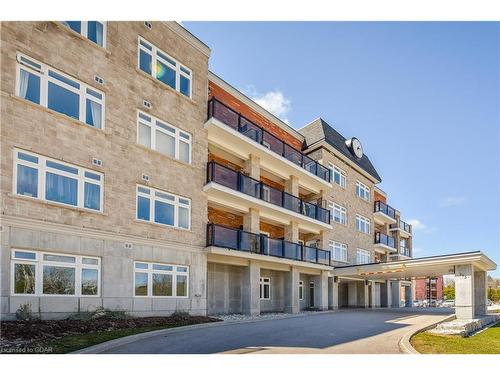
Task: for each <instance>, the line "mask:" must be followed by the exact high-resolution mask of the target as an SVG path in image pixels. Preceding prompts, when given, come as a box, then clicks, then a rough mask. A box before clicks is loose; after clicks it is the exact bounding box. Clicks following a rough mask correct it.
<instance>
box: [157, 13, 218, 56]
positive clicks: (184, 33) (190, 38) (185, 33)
mask: <svg viewBox="0 0 500 375" xmlns="http://www.w3.org/2000/svg"><path fill="white" fill-rule="evenodd" d="M161 22H162V23H163V24H164V25H166V26H167V27H168V28H169V29H170V30H172V31H173V32H175V33H177V34H178V35H179V36H181V37H182V38H184V40H186V41H187V42H188V43H189V44H191V45H192V46H193V47H195V48H196V49H197V50H198V51H200V52H202V53H203V54H205V55H206V56H207V57H210V53H211V49H210V47H209V46H207V45H206V44H205V43H203V42H202V41H201V40H200V39H199V38H198V37H196V36H195V35H194V34H193V33H191V32H190V31H189V30H188V29H186V28H185V27H184V26H182V25H181V24H180V23H179V22H178V21H161Z"/></svg>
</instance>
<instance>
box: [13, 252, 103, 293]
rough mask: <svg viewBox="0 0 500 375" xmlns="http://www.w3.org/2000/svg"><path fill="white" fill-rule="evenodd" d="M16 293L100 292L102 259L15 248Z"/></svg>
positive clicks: (14, 283) (14, 289) (14, 282)
mask: <svg viewBox="0 0 500 375" xmlns="http://www.w3.org/2000/svg"><path fill="white" fill-rule="evenodd" d="M11 267H12V269H11V275H12V282H11V285H12V294H13V295H32V296H54V295H58V296H78V297H86V296H89V297H97V296H99V295H100V284H101V260H100V258H97V257H88V256H85V255H83V256H80V255H69V254H56V253H46V252H39V251H31V250H17V249H14V250H12V253H11Z"/></svg>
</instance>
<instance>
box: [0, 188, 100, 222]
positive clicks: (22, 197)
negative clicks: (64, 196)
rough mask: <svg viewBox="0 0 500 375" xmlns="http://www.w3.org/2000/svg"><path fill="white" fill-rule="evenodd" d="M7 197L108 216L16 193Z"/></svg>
mask: <svg viewBox="0 0 500 375" xmlns="http://www.w3.org/2000/svg"><path fill="white" fill-rule="evenodd" d="M7 196H8V197H10V198H15V199H23V200H27V201H31V202H33V203H40V204H43V205H47V206H53V207H58V208H67V209H69V210H73V211H79V212H81V213H88V214H96V215H102V216H108V214H107V213H105V212H102V211H95V210H91V209H88V208H81V207H73V206H70V205H66V204H64V203H57V202H52V201H47V200H44V199H39V198H34V197H28V196H26V195H18V194H14V193H7Z"/></svg>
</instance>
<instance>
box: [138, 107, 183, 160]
mask: <svg viewBox="0 0 500 375" xmlns="http://www.w3.org/2000/svg"><path fill="white" fill-rule="evenodd" d="M145 117H147V118H149V121H148V119H147V118H145ZM141 125H144V126H149V129H150V134H151V137H150V140H149V141H150V145H151V147H149V148H150V149H152V150H155V151H157V152H159V153H160V154H162V155H165V156H167V157H171V156H170V155H166V154H164V153H162V152H161V151H159V150H158V149H157V147H156V131H159V132H161V133H164V134H166V135H168V136H170V137H173V138H174V140H175V150H174V159H176V160H178V161H180V162H181V163H187V164H191V162H192V153H193V147H192V138H193V137H192V135H191V133H188V132H186V131H184V130H181V129H179V128H177V127H176V126H173V125H171V124H169V123H168V122H166V121H163V120H160V119H159V118H157V117H155V116H152V115H150V114H149V113H146V112H143V111H140V110H137V144H140V145H141V146H144V147H148V146H146V145H143V144H142V143H140V137H139V131H140V130H139V129H140V127H141ZM167 128H172V130H173V131H170V130H169V129H167ZM183 135H184V136H183ZM181 143H184V144H186V145H187V146H188V147H189V159H188V161H187V162H186V161H184V160H181V159H180V144H181Z"/></svg>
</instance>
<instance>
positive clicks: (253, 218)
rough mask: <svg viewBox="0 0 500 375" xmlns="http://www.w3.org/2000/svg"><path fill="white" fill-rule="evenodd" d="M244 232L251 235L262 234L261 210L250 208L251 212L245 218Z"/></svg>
mask: <svg viewBox="0 0 500 375" xmlns="http://www.w3.org/2000/svg"><path fill="white" fill-rule="evenodd" d="M243 230H245V231H247V232H251V233H257V234H258V233H260V215H259V210H257V209H255V208H250V211H249V212H248V213H246V214H245V215H244V216H243Z"/></svg>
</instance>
